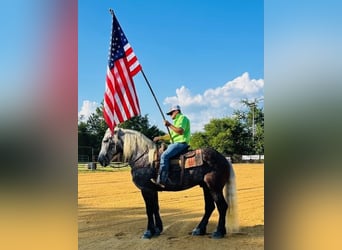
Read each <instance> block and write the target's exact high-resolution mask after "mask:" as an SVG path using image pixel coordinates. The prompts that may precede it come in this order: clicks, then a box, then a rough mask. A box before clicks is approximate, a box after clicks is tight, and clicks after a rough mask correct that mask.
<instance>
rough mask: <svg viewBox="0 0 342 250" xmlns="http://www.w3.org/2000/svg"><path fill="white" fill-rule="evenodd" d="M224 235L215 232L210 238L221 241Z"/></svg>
mask: <svg viewBox="0 0 342 250" xmlns="http://www.w3.org/2000/svg"><path fill="white" fill-rule="evenodd" d="M224 235H225V234H224V233H222V232H219V231H215V232H213V233H212V234H211V238H213V239H222V238H223V237H224Z"/></svg>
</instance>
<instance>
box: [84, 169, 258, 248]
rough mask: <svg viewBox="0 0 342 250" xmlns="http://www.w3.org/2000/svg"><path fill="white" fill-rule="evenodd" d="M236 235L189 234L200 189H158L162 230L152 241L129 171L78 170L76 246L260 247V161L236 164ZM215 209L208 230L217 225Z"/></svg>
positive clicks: (197, 214) (200, 206)
mask: <svg viewBox="0 0 342 250" xmlns="http://www.w3.org/2000/svg"><path fill="white" fill-rule="evenodd" d="M234 170H235V174H236V184H237V195H238V196H237V197H238V213H239V222H240V232H241V233H239V234H228V235H226V237H225V238H223V239H219V240H215V239H211V238H209V235H208V236H207V235H206V236H196V237H194V236H191V235H190V234H189V233H191V231H192V229H193V228H194V227H195V226H196V225H197V224H198V223H199V221H200V220H201V218H202V215H203V212H204V200H203V195H202V189H201V188H200V187H199V186H198V187H194V188H191V189H188V190H185V191H180V192H160V193H159V205H160V214H161V217H162V220H163V225H164V231H163V233H162V234H161V235H160V236H159V237H157V238H152V239H151V240H143V239H141V236H142V234H143V232H144V230H145V229H146V223H147V219H146V215H145V206H144V201H143V198H142V196H141V194H140V190H138V189H137V187H136V186H135V185H134V184H133V182H132V180H131V175H130V171H129V170H126V171H115V172H100V171H91V170H89V172H80V173H79V175H78V227H79V229H78V245H79V249H92V250H93V249H99V250H102V249H127V250H128V249H134V250H139V249H144V250H145V249H147V250H159V249H182V250H186V249H218V250H219V249H264V165H263V164H235V165H234ZM217 219H218V212H217V210H216V209H215V211H214V212H213V214H212V216H211V218H210V221H209V224H208V226H207V232H208V233H211V232H213V231H214V230H215V228H216V224H217Z"/></svg>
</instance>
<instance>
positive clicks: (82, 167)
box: [78, 162, 131, 173]
mask: <svg viewBox="0 0 342 250" xmlns="http://www.w3.org/2000/svg"><path fill="white" fill-rule="evenodd" d="M130 169H131V168H130V166H128V165H127V164H126V163H118V162H117V163H113V162H112V163H111V164H110V165H109V166H107V167H102V166H101V165H100V164H99V163H98V162H96V169H88V163H78V172H79V173H89V172H119V171H128V170H130Z"/></svg>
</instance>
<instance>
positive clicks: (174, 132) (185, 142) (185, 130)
mask: <svg viewBox="0 0 342 250" xmlns="http://www.w3.org/2000/svg"><path fill="white" fill-rule="evenodd" d="M166 114H167V115H170V116H171V118H172V120H173V124H171V123H170V122H169V121H167V120H165V121H164V124H165V126H167V127H169V128H170V129H171V131H170V134H171V137H170V135H168V134H167V135H164V136H157V137H155V138H154V139H153V141H154V142H157V141H159V140H164V141H166V140H170V141H171V143H172V144H170V145H169V146H168V147H167V149H166V150H165V151H164V152H163V153H162V155H161V156H160V169H159V173H158V177H157V180H155V179H151V181H152V182H153V183H155V184H156V185H159V186H160V187H162V188H165V184H166V182H167V180H168V173H169V166H170V159H171V158H172V157H174V156H176V155H178V154H180V153H182V152H183V151H184V150H186V149H187V148H188V147H189V142H190V121H189V119H188V118H187V117H186V116H185V115H183V114H182V112H181V108H180V106H179V105H174V106H172V107H171V109H170V111H169V112H167V113H166Z"/></svg>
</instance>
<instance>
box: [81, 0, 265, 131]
mask: <svg viewBox="0 0 342 250" xmlns="http://www.w3.org/2000/svg"><path fill="white" fill-rule="evenodd" d="M109 8H112V9H113V10H114V12H115V14H116V16H117V18H118V20H119V22H120V24H121V27H122V28H123V30H124V32H125V34H126V37H127V38H128V40H129V42H130V44H131V46H132V47H133V49H134V52H135V54H136V55H137V57H138V59H139V61H140V64H141V65H142V67H143V70H144V72H145V74H146V76H147V78H148V79H149V81H150V84H151V86H152V88H153V90H154V92H155V95H156V97H157V99H158V101H159V103H160V105H161V108H162V110H163V111H164V112H166V111H167V110H168V109H169V107H170V106H171V104H172V103H175V104H179V105H180V106H181V107H182V111H183V113H184V114H186V115H187V116H188V117H189V118H190V120H191V123H192V130H193V131H200V130H202V129H203V126H204V125H205V124H207V123H208V122H209V121H210V119H212V118H222V117H226V116H230V115H232V113H233V111H234V110H236V109H245V107H243V106H241V103H240V100H241V99H245V98H247V99H250V100H253V99H255V98H262V97H263V95H264V88H263V87H264V80H263V79H264V68H263V67H264V30H263V29H264V12H263V10H264V6H263V1H261V0H254V1H250V0H229V1H227V0H221V1H220V0H217V1H207V0H204V1H195V0H187V1H181V0H172V1H171V0H167V1H113V0H111V1H90V0H88V1H79V3H78V32H79V33H78V111H79V116H80V115H81V114H83V115H84V116H85V117H87V116H88V115H89V114H90V113H91V112H93V111H94V108H95V107H97V106H99V105H100V103H101V101H102V100H103V94H104V89H105V73H106V65H107V55H108V47H109V41H110V31H111V15H110V13H109ZM134 83H135V86H136V89H137V93H138V97H139V102H140V107H141V113H142V115H145V114H148V117H149V120H150V122H151V124H153V125H157V126H158V127H159V128H160V129H163V130H164V129H165V127H164V126H163V125H162V116H161V114H160V112H159V109H158V107H157V105H156V104H155V101H154V99H153V96H152V94H151V92H150V91H149V88H148V86H147V84H146V83H145V80H144V78H143V76H142V74H141V73H139V74H138V75H137V76H135V77H134ZM260 105H263V102H261V103H260Z"/></svg>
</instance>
